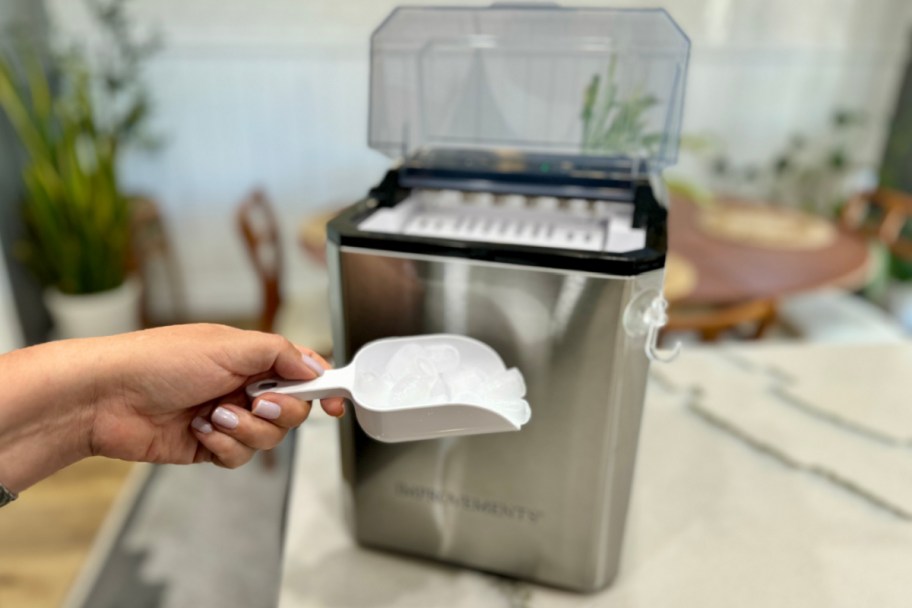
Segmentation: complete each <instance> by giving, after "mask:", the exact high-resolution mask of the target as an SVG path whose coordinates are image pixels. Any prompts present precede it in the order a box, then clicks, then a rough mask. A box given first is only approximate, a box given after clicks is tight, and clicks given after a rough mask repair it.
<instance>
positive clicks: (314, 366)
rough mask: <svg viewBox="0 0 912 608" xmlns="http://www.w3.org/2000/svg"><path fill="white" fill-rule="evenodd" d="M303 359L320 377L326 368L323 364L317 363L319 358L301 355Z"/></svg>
mask: <svg viewBox="0 0 912 608" xmlns="http://www.w3.org/2000/svg"><path fill="white" fill-rule="evenodd" d="M301 359H303V360H304V365H306V366H307V367H309V368H310V369H312V370H313V372H314V373H315V374H316V375H317V377H320V376H322V375H323V372H324V369H323V366H322V365H320V364H319V363H317V360H316V359H314V358H313V357H311V356H310V355H301Z"/></svg>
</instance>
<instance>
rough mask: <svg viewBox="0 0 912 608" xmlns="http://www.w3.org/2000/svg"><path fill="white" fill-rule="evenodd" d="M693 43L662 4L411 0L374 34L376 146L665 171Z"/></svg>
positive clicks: (674, 147) (393, 152)
mask: <svg viewBox="0 0 912 608" xmlns="http://www.w3.org/2000/svg"><path fill="white" fill-rule="evenodd" d="M689 49H690V42H689V40H688V39H687V36H686V35H685V34H684V33H683V32H682V31H681V29H680V28H679V27H678V25H677V24H676V23H675V22H674V20H672V18H671V17H670V16H669V15H668V13H667V12H665V11H664V10H661V9H647V10H639V9H637V10H628V9H601V8H563V7H558V6H556V5H509V4H495V5H492V6H491V7H487V8H485V7H471V8H470V7H401V8H398V9H396V10H395V11H393V13H392V14H390V16H389V17H388V18H387V19H386V21H384V22H383V23H382V24H381V25H380V27H378V28H377V30H376V31H375V32H374V34H373V37H372V39H371V84H370V86H371V105H370V127H369V138H370V145H371V147H373V148H375V149H377V150H379V151H381V152H383V153H384V154H387V155H388V156H391V157H394V158H398V157H408V156H411V155H413V154H414V153H416V152H417V151H419V150H429V149H440V148H457V149H464V148H469V149H479V148H482V149H484V148H493V149H498V150H504V149H506V150H515V151H517V152H521V153H529V152H537V153H547V154H556V155H565V154H566V155H580V154H583V155H592V156H598V157H602V158H605V159H609V158H611V159H617V160H618V161H619V162H623V163H631V162H632V163H635V164H636V165H637V166H639V167H643V166H646V165H648V166H649V168H651V169H652V170H658V169H661V168H662V167H664V166H667V165H670V164H672V163H674V162H675V160H676V158H677V153H678V139H679V135H680V125H681V110H682V101H683V94H684V81H685V73H686V69H687V58H688V53H689Z"/></svg>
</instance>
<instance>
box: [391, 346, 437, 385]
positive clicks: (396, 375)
mask: <svg viewBox="0 0 912 608" xmlns="http://www.w3.org/2000/svg"><path fill="white" fill-rule="evenodd" d="M424 358H427V356H426V355H425V352H424V349H423V348H421V347H420V346H418V345H417V344H414V343H408V344H406V345H405V346H402V347H401V348H399V350H397V351H396V352H395V353H393V356H392V357H390V360H389V361H388V362H387V364H386V369H385V370H384V372H383V373H384V374H385V375H386V376H388V377H389V378H390V379H391V380H392V381H393V382H398V381H399V380H401V379H402V378H403V377H405V376H407V375H409V374H413V373H415V372H416V371H417V367H418V361H419V360H420V359H424Z"/></svg>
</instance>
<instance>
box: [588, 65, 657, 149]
mask: <svg viewBox="0 0 912 608" xmlns="http://www.w3.org/2000/svg"><path fill="white" fill-rule="evenodd" d="M616 71H617V60H616V59H615V58H612V59H611V62H610V63H609V64H608V69H607V72H606V75H605V79H604V81H603V80H602V77H601V75H599V74H594V75H593V76H592V79H591V80H590V81H589V85H588V86H587V87H586V90H585V91H584V93H583V108H582V111H581V112H580V120H582V122H583V141H582V150H583V152H589V153H614V154H630V153H631V152H641V151H642V152H650V153H651V152H653V151H654V149H655V148H656V146H658V144H659V143H660V142H661V134H660V133H647V132H646V127H647V125H646V120H645V115H646V113H647V112H648V111H649V110H650V109H651V108H652V107H654V106H655V105H656V104H657V103H658V100H657V99H656V98H655V97H653V96H651V95H646V94H644V93H642V92H640V91H634V92H633V93H632V94H631V95H630V96H628V97H626V98H622V97H621V93H620V90H619V87H618V85H617V82H616Z"/></svg>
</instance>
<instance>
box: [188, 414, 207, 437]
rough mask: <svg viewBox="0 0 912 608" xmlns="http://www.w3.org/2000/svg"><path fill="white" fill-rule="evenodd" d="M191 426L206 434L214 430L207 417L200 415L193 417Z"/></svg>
mask: <svg viewBox="0 0 912 608" xmlns="http://www.w3.org/2000/svg"><path fill="white" fill-rule="evenodd" d="M190 426H192V427H193V428H195V429H196V430H197V431H199V432H200V433H203V434H205V435H208V434H209V433H211V432H212V425H211V424H209V423H208V422H206V420H205V418H200V417H199V416H197V417H196V418H194V419H193V422H191V423H190Z"/></svg>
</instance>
